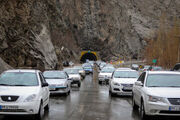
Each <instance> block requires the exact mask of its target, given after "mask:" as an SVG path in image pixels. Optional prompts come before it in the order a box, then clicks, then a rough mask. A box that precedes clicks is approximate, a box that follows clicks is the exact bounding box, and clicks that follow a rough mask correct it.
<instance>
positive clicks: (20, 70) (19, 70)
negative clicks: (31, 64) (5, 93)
mask: <svg viewBox="0 0 180 120" xmlns="http://www.w3.org/2000/svg"><path fill="white" fill-rule="evenodd" d="M5 72H31V73H36V72H40V71H39V70H33V69H13V70H7V71H5Z"/></svg>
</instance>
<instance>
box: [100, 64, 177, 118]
mask: <svg viewBox="0 0 180 120" xmlns="http://www.w3.org/2000/svg"><path fill="white" fill-rule="evenodd" d="M149 67H150V66H145V67H144V69H146V68H147V69H146V70H144V71H143V72H142V74H139V73H141V72H138V71H136V70H132V69H130V68H117V69H115V70H114V71H113V72H112V73H111V77H110V76H109V77H108V79H106V78H107V77H103V78H102V76H101V75H102V73H103V72H102V71H105V70H106V68H107V67H106V66H104V68H102V70H101V72H100V73H99V81H102V79H103V80H104V81H105V80H108V81H109V94H110V95H111V96H114V95H115V94H118V95H132V107H133V110H139V112H140V116H141V119H143V120H147V119H149V118H151V116H155V115H167V116H180V72H178V71H179V70H180V64H176V65H175V66H174V68H173V69H172V70H171V71H162V68H161V67H153V70H148V69H149ZM108 74H109V73H108V72H107V73H106V76H107V75H108Z"/></svg>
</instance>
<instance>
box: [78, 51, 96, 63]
mask: <svg viewBox="0 0 180 120" xmlns="http://www.w3.org/2000/svg"><path fill="white" fill-rule="evenodd" d="M87 59H88V60H90V61H97V60H98V57H97V53H96V52H90V51H83V52H81V57H80V62H82V63H84V62H86V60H87Z"/></svg>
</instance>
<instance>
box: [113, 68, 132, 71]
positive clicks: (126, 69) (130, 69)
mask: <svg viewBox="0 0 180 120" xmlns="http://www.w3.org/2000/svg"><path fill="white" fill-rule="evenodd" d="M116 70H117V71H119V70H132V69H131V68H125V67H124V68H123V67H122V68H117V69H116Z"/></svg>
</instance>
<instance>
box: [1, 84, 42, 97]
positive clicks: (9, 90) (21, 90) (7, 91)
mask: <svg viewBox="0 0 180 120" xmlns="http://www.w3.org/2000/svg"><path fill="white" fill-rule="evenodd" d="M39 89H40V88H39V87H38V86H36V87H34V86H33V87H24V86H23V87H22V86H21V87H19V86H18V87H16V86H0V95H26V94H28V95H30V94H36V93H38V91H39Z"/></svg>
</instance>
